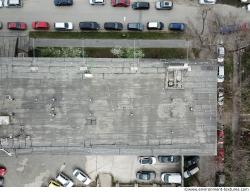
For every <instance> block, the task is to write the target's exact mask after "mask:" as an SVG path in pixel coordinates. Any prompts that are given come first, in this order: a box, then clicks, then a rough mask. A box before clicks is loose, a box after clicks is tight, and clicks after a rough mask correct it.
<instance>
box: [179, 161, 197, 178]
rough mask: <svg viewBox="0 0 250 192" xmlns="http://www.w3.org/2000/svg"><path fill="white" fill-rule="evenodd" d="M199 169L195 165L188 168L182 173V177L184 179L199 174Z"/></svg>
mask: <svg viewBox="0 0 250 192" xmlns="http://www.w3.org/2000/svg"><path fill="white" fill-rule="evenodd" d="M199 170H200V169H199V167H198V166H197V164H195V165H192V166H190V167H189V168H188V169H187V170H186V171H184V173H183V177H184V178H189V177H190V176H192V175H195V174H196V173H198V172H199Z"/></svg>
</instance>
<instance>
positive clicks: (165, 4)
mask: <svg viewBox="0 0 250 192" xmlns="http://www.w3.org/2000/svg"><path fill="white" fill-rule="evenodd" d="M173 6H174V4H173V2H172V1H166V0H160V1H156V2H155V8H156V9H158V10H171V9H173Z"/></svg>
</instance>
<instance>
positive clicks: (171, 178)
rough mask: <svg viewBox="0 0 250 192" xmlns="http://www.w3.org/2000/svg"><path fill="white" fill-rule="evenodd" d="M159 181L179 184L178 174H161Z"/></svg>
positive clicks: (179, 177)
mask: <svg viewBox="0 0 250 192" xmlns="http://www.w3.org/2000/svg"><path fill="white" fill-rule="evenodd" d="M161 180H162V182H164V183H168V184H181V174H180V173H161Z"/></svg>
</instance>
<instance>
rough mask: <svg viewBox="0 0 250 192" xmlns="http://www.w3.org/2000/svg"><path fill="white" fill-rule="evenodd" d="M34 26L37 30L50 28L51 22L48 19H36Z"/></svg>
mask: <svg viewBox="0 0 250 192" xmlns="http://www.w3.org/2000/svg"><path fill="white" fill-rule="evenodd" d="M31 25H32V28H33V29H37V30H48V29H49V23H48V22H46V21H34V22H32V24H31Z"/></svg>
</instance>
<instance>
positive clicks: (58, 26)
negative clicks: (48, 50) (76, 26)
mask: <svg viewBox="0 0 250 192" xmlns="http://www.w3.org/2000/svg"><path fill="white" fill-rule="evenodd" d="M54 27H55V30H58V31H67V30H73V23H71V22H55V23H54Z"/></svg>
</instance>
